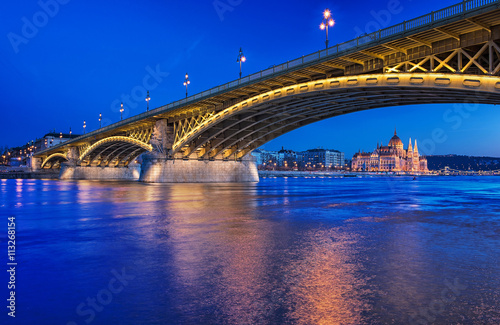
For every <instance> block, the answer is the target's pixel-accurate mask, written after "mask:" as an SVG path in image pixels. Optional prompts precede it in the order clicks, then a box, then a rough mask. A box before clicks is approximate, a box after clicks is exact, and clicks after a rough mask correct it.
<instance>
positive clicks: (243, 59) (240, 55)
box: [236, 47, 247, 79]
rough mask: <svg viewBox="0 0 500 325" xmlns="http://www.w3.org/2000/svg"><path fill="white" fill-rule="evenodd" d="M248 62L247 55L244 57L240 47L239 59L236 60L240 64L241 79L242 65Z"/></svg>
mask: <svg viewBox="0 0 500 325" xmlns="http://www.w3.org/2000/svg"><path fill="white" fill-rule="evenodd" d="M246 60H247V58H246V57H245V55H243V50H242V49H241V47H240V53H239V54H238V58H237V59H236V62H238V63H239V64H240V79H241V64H242V63H243V62H245V61H246Z"/></svg>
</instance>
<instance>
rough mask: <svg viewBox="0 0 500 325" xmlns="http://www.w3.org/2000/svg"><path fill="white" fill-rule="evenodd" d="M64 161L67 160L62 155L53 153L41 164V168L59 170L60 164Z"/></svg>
mask: <svg viewBox="0 0 500 325" xmlns="http://www.w3.org/2000/svg"><path fill="white" fill-rule="evenodd" d="M65 161H68V158H66V156H65V155H64V154H62V153H55V154H52V155H50V156H48V157H47V158H45V160H44V161H43V162H42V165H41V168H45V169H51V168H53V169H57V168H61V164H62V163H63V162H65Z"/></svg>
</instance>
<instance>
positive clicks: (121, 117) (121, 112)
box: [120, 102, 124, 120]
mask: <svg viewBox="0 0 500 325" xmlns="http://www.w3.org/2000/svg"><path fill="white" fill-rule="evenodd" d="M123 111H124V109H123V102H122V103H121V104H120V120H123Z"/></svg>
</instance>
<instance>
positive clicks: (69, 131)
mask: <svg viewBox="0 0 500 325" xmlns="http://www.w3.org/2000/svg"><path fill="white" fill-rule="evenodd" d="M69 138H70V139H71V126H70V127H69Z"/></svg>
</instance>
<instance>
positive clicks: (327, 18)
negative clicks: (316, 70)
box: [319, 8, 335, 48]
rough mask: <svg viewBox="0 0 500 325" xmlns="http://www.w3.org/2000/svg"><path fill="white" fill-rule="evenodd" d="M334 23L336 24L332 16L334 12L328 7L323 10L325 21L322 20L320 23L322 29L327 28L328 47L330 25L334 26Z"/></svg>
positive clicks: (326, 42)
mask: <svg viewBox="0 0 500 325" xmlns="http://www.w3.org/2000/svg"><path fill="white" fill-rule="evenodd" d="M333 25H335V20H333V18H332V12H331V11H330V9H328V8H327V9H325V11H324V12H323V21H322V22H321V25H319V28H320V29H321V30H326V41H325V44H326V48H328V27H333Z"/></svg>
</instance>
